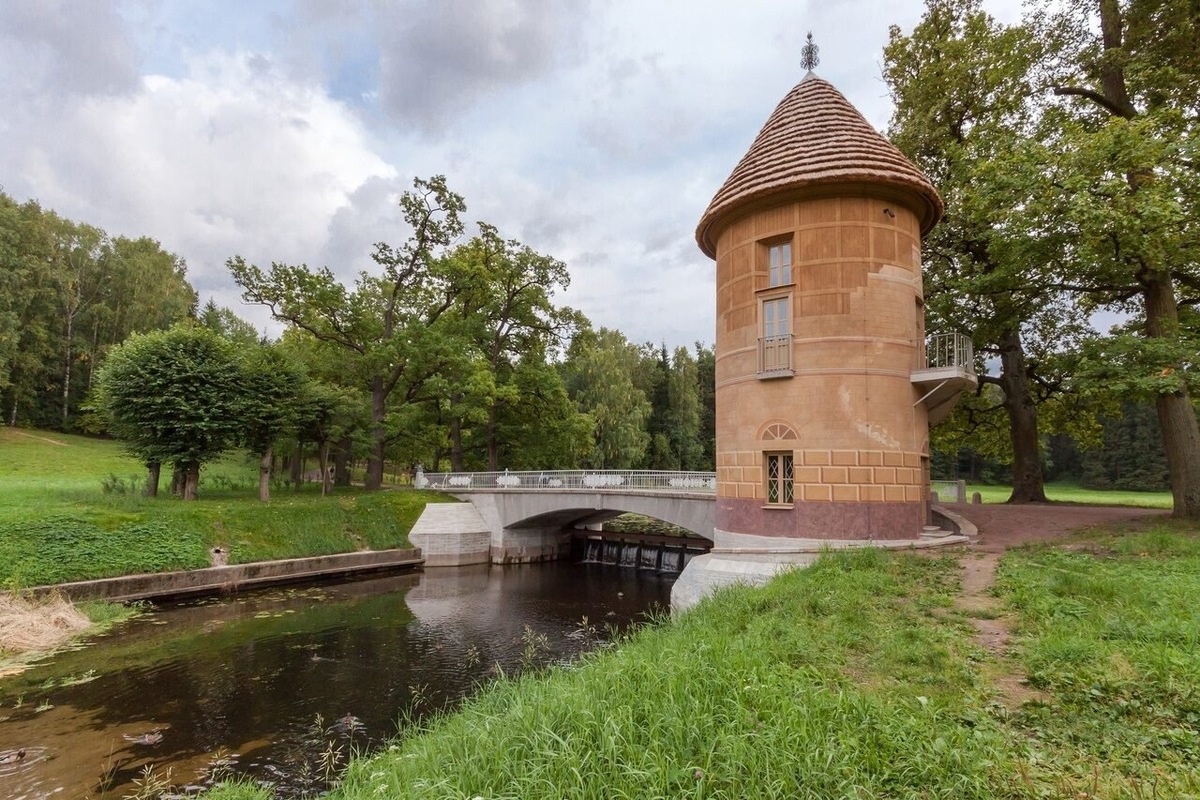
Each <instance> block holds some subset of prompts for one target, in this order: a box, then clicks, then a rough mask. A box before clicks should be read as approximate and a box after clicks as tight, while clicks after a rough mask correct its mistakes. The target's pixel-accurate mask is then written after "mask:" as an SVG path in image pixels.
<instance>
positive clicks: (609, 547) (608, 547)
mask: <svg viewBox="0 0 1200 800" xmlns="http://www.w3.org/2000/svg"><path fill="white" fill-rule="evenodd" d="M600 561H601V563H603V564H619V563H621V543H620V542H614V541H606V542H605V543H604V556H603V557H602V558H601V559H600Z"/></svg>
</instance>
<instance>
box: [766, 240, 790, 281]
mask: <svg viewBox="0 0 1200 800" xmlns="http://www.w3.org/2000/svg"><path fill="white" fill-rule="evenodd" d="M767 253H768V256H769V259H770V269H769V270H768V274H769V276H770V278H769V281H770V282H769V283H768V284H767V285H768V286H784V285H786V284H789V283H791V282H792V243H791V242H780V243H779V244H773V245H771V246H770V247H768V248H767Z"/></svg>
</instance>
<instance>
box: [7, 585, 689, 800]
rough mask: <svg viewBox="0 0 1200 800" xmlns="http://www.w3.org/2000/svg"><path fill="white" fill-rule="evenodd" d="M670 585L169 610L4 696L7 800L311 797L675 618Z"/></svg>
mask: <svg viewBox="0 0 1200 800" xmlns="http://www.w3.org/2000/svg"><path fill="white" fill-rule="evenodd" d="M674 577H675V576H674V575H662V574H658V573H656V572H653V571H650V570H637V569H629V568H621V567H616V566H605V565H598V564H565V563H559V564H541V565H530V566H521V567H498V566H479V567H461V568H449V569H436V570H430V571H428V572H424V573H410V574H402V575H392V576H388V577H377V578H371V579H364V580H357V581H351V582H346V583H336V584H331V583H327V584H321V585H314V586H305V587H289V588H281V589H275V590H267V591H260V592H254V593H248V594H242V595H238V596H234V597H226V598H220V599H211V600H201V601H193V602H187V603H177V604H169V605H163V606H159V607H156V609H155V610H154V611H153V612H152V613H149V614H146V615H144V616H142V617H140V618H138V619H136V620H133V621H131V622H129V623H126V624H125V625H123V626H120V627H119V628H118V629H117V630H115V631H113V632H112V633H110V634H109V635H106V636H104V637H101V638H99V639H98V640H97V641H96V642H95V643H93V644H91V645H89V646H88V647H86V648H84V649H81V650H77V651H74V652H68V653H62V654H59V655H58V656H56V657H55V658H54V659H53V661H52V662H50V663H47V664H44V665H42V666H39V667H36V668H34V669H32V670H29V671H28V672H26V673H24V674H22V675H19V676H16V677H10V678H7V679H3V680H0V797H3V798H11V800H34V799H35V798H37V799H39V800H40V799H41V798H49V797H58V798H82V797H92V798H97V800H99V799H100V798H119V797H122V796H125V795H128V794H131V793H132V792H134V791H135V790H137V789H138V786H139V784H138V783H137V782H138V781H141V782H142V784H145V783H147V782H154V781H159V782H162V783H164V788H165V784H169V785H170V786H171V787H172V789H171V791H170V792H169V793H168V794H186V793H189V792H193V791H198V790H199V789H200V788H202V787H204V786H207V785H211V783H212V782H213V780H214V779H215V778H219V777H221V776H222V775H229V774H231V773H233V774H240V775H243V776H247V777H250V778H252V779H254V780H258V781H266V782H270V783H271V784H272V785H273V786H275V787H276V789H277V791H278V792H279V793H280V796H282V797H302V796H311V795H313V794H316V793H318V792H320V791H321V790H323V789H324V788H325V787H326V785H327V779H328V778H329V777H331V776H333V775H335V774H336V772H337V770H338V768H339V767H340V766H341V765H342V764H344V763H345V761H346V759H347V758H348V757H349V755H350V752H351V751H352V750H353V751H355V752H361V751H362V750H364V749H369V748H371V747H375V746H378V745H380V744H381V743H383V742H384V741H386V740H387V739H388V738H390V737H391V736H394V735H395V734H396V732H397V724H398V720H400V719H401V718H403V717H409V718H419V717H421V716H423V715H425V714H428V713H430V712H432V711H435V710H438V709H442V708H445V707H447V706H451V705H453V704H455V703H457V702H459V701H461V700H462V699H463V698H464V697H467V696H469V695H470V694H472V693H473V692H474V691H476V689H477V687H478V686H479V685H480V684H481V683H483V682H485V681H487V680H488V679H489V678H491V677H493V676H495V675H497V674H498V673H499V672H500V671H503V672H504V673H505V674H512V673H515V672H517V671H519V670H521V669H523V668H527V667H529V666H531V665H535V666H543V665H546V664H549V663H553V662H556V661H562V660H566V659H570V658H572V657H574V656H576V655H578V654H579V653H580V652H582V651H584V650H587V649H591V648H593V647H596V646H598V645H600V644H602V643H603V642H604V641H605V640H606V639H607V638H608V636H609V635H611V632H612V631H614V630H622V629H625V628H627V627H628V626H630V625H632V624H637V623H638V622H640V621H642V620H644V619H645V615H646V614H647V613H648V612H657V611H662V610H663V609H665V608H667V606H668V604H669V594H670V587H671V583H672V581H673V580H674ZM585 618H586V622H585ZM21 750H23V751H24V755H23V756H21V757H20V758H19V759H18V758H17V757H16V756H17V753H18V751H21ZM146 770H150V772H149V773H148V774H147V772H146ZM168 770H169V777H168Z"/></svg>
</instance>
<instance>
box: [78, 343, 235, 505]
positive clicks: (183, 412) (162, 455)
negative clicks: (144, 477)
mask: <svg viewBox="0 0 1200 800" xmlns="http://www.w3.org/2000/svg"><path fill="white" fill-rule="evenodd" d="M96 384H97V385H96V391H95V393H94V395H93V398H92V407H93V408H94V410H95V411H96V412H97V413H99V414H100V416H101V418H102V419H103V420H104V421H105V422H106V424H107V425H108V430H109V431H110V432H111V433H112V434H113V435H114V436H115V437H116V438H118V439H120V440H121V442H122V443H123V444H124V445H125V447H126V448H127V449H128V450H129V452H130V453H132V454H133V455H134V456H135V457H137V458H138V459H140V460H141V461H142V462H143V463H144V464H146V466H147V468H148V470H149V479H148V481H147V489H146V492H147V494H149V495H152V496H153V495H155V494H157V491H158V478H159V469H160V467H161V465H162V464H164V463H173V464H175V465H176V467H177V468H179V469H180V470H181V471H182V473H183V475H184V478H185V483H184V488H183V496H184V499H185V500H195V499H196V496H197V487H198V485H199V481H200V466H201V465H202V464H204V463H205V462H207V461H210V460H212V459H213V458H215V457H216V456H218V455H219V454H220V453H222V452H223V451H225V450H226V449H228V448H229V447H231V446H232V445H233V444H234V443H235V442H236V441H237V438H238V436H239V434H240V433H241V432H242V418H241V414H242V401H241V395H240V392H241V390H242V388H243V386H242V371H241V369H240V368H239V363H238V359H237V356H236V353H235V350H234V347H233V345H232V344H230V343H229V342H228V341H226V340H225V339H222V338H221V337H219V336H217V335H216V334H214V333H212V332H211V331H208V330H205V329H204V328H199V327H195V326H190V325H179V326H176V327H174V328H171V329H170V330H167V331H154V332H151V333H145V334H134V335H133V336H131V337H130V338H129V339H127V340H126V341H125V342H124V343H122V344H121V345H119V346H118V347H116V348H114V349H113V351H112V352H111V353H110V354H109V357H108V359H107V360H106V361H105V363H104V366H103V367H101V368H100V371H99V373H98V374H97V376H96Z"/></svg>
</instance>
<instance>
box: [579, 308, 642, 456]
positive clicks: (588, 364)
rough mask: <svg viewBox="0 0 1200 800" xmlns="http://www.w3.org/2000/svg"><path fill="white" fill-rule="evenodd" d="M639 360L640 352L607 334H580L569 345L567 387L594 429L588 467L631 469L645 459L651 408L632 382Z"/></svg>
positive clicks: (613, 333) (614, 333)
mask: <svg viewBox="0 0 1200 800" xmlns="http://www.w3.org/2000/svg"><path fill="white" fill-rule="evenodd" d="M639 357H640V354H639V352H638V348H637V347H636V346H635V345H632V344H630V343H629V342H628V340H626V338H625V337H624V335H622V334H621V333H620V332H619V331H614V330H609V329H607V328H601V329H600V330H598V331H590V330H584V331H580V332H579V333H577V334H576V335H575V338H574V339H573V340H572V342H571V346H570V348H569V349H568V351H567V361H566V363H565V364H564V370H565V373H566V380H565V382H566V384H567V388H568V391H569V392H570V394H571V397H572V398H573V399H574V400H575V403H576V405H577V406H578V408H579V410H580V411H582V412H584V413H586V414H588V415H590V417H591V418H592V422H593V425H594V429H593V434H592V436H593V442H594V446H593V447H592V448H591V451H590V453H589V455H588V457H587V458H586V459H585V464H586V465H587V466H588V467H592V468H595V469H629V468H631V467H633V466H635V465H636V464H638V463H640V462H641V460H642V458H643V457H644V456H645V454H646V449H647V447H648V446H649V444H650V436H649V434H648V433H647V431H646V421H647V419H648V418H649V416H650V402H649V401H648V400H647V399H646V395H645V394H644V393H643V392H642V391H641V390H640V389H638V388H637V386H635V385H634V382H633V379H632V378H631V375H632V374H633V373H634V371H635V370H636V369H637V364H638V359H639Z"/></svg>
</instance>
